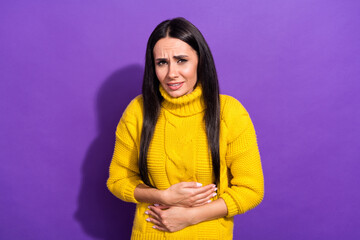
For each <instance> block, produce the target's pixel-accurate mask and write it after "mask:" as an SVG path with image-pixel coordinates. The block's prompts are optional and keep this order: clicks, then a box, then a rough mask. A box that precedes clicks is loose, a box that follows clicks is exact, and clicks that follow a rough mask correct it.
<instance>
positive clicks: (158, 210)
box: [149, 206, 163, 218]
mask: <svg viewBox="0 0 360 240" xmlns="http://www.w3.org/2000/svg"><path fill="white" fill-rule="evenodd" d="M149 209H150V210H151V211H152V212H154V213H155V214H156V215H157V216H158V217H159V218H161V212H162V211H163V210H161V209H159V208H158V207H154V206H149Z"/></svg>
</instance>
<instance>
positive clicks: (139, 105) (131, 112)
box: [121, 94, 144, 123]
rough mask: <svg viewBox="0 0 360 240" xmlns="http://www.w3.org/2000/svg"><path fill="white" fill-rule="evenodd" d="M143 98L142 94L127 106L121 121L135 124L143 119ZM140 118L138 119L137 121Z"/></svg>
mask: <svg viewBox="0 0 360 240" xmlns="http://www.w3.org/2000/svg"><path fill="white" fill-rule="evenodd" d="M143 108H144V105H143V96H142V94H140V95H138V96H136V97H135V98H134V99H132V100H131V102H130V103H129V104H128V105H127V107H126V109H125V111H124V112H123V114H122V117H121V119H122V120H123V121H126V122H130V123H135V122H137V121H138V120H140V119H142V117H143ZM139 118H140V119H139Z"/></svg>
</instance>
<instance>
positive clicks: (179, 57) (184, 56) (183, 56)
mask: <svg viewBox="0 0 360 240" xmlns="http://www.w3.org/2000/svg"><path fill="white" fill-rule="evenodd" d="M187 57H188V56H187V55H176V56H174V57H173V58H175V59H182V58H187ZM165 60H167V58H157V59H156V61H165Z"/></svg>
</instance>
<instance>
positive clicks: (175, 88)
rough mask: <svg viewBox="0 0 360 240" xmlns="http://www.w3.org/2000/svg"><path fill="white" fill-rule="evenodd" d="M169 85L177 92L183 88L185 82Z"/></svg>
mask: <svg viewBox="0 0 360 240" xmlns="http://www.w3.org/2000/svg"><path fill="white" fill-rule="evenodd" d="M167 85H168V87H169V88H170V89H171V90H173V91H175V90H178V89H179V88H181V87H182V85H184V82H179V83H168V84H167Z"/></svg>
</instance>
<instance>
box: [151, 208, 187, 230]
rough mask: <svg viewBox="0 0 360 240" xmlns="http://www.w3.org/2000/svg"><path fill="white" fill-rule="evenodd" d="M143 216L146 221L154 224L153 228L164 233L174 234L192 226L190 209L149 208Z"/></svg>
mask: <svg viewBox="0 0 360 240" xmlns="http://www.w3.org/2000/svg"><path fill="white" fill-rule="evenodd" d="M145 214H148V215H150V216H151V217H149V218H148V219H146V221H149V222H151V223H153V224H154V226H153V228H155V229H158V230H160V231H165V232H176V231H179V230H181V229H183V228H186V227H187V226H190V225H192V219H193V214H192V209H191V208H184V207H169V206H149V210H147V211H146V212H145Z"/></svg>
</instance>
